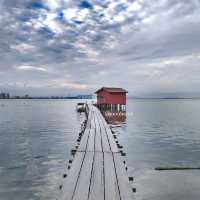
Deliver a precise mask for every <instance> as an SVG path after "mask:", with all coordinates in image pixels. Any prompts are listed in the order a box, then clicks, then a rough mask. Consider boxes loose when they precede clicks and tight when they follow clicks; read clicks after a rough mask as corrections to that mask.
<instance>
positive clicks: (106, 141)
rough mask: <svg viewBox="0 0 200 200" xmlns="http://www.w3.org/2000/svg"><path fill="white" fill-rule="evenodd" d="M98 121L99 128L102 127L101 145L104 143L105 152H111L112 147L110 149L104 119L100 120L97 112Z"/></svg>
mask: <svg viewBox="0 0 200 200" xmlns="http://www.w3.org/2000/svg"><path fill="white" fill-rule="evenodd" d="M96 116H97V118H96V119H97V123H98V124H99V127H100V128H99V129H100V135H101V143H102V144H101V145H102V150H103V152H111V149H110V145H109V142H108V138H107V136H106V133H105V129H104V127H103V124H102V121H101V120H100V118H99V115H98V114H97V115H96Z"/></svg>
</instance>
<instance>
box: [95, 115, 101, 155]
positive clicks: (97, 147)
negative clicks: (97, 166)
mask: <svg viewBox="0 0 200 200" xmlns="http://www.w3.org/2000/svg"><path fill="white" fill-rule="evenodd" d="M95 115H96V113H95ZM95 124H96V129H95V131H96V138H95V151H96V152H102V151H103V149H102V144H101V143H102V138H101V133H100V127H99V123H98V122H97V116H96V117H95Z"/></svg>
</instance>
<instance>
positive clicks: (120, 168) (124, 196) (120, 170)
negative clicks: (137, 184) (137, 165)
mask: <svg viewBox="0 0 200 200" xmlns="http://www.w3.org/2000/svg"><path fill="white" fill-rule="evenodd" d="M113 156H114V162H115V168H116V174H117V178H118V184H119V190H120V196H121V200H133V199H134V195H133V192H132V189H131V185H130V183H129V180H128V175H127V173H126V170H125V166H124V164H123V162H122V159H121V156H120V154H117V153H115V154H113Z"/></svg>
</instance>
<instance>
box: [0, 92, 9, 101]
mask: <svg viewBox="0 0 200 200" xmlns="http://www.w3.org/2000/svg"><path fill="white" fill-rule="evenodd" d="M0 99H10V94H9V93H4V92H2V93H0Z"/></svg>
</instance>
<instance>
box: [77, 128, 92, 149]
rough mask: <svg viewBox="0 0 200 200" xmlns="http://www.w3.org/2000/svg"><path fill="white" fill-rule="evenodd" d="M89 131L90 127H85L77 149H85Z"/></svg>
mask: <svg viewBox="0 0 200 200" xmlns="http://www.w3.org/2000/svg"><path fill="white" fill-rule="evenodd" d="M90 131H91V129H89V128H86V129H85V132H84V134H83V136H82V139H81V142H80V145H79V147H78V151H86V148H87V143H88V140H89V139H88V138H89V136H90Z"/></svg>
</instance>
